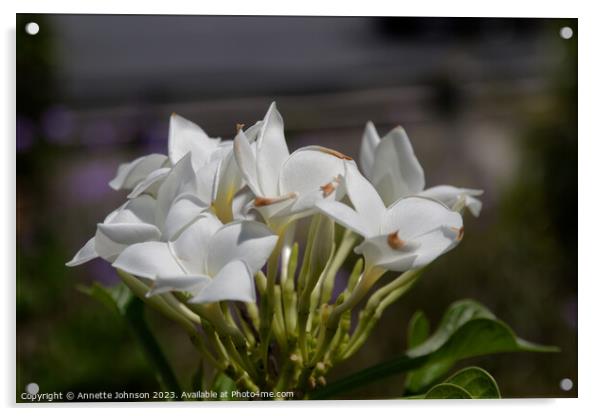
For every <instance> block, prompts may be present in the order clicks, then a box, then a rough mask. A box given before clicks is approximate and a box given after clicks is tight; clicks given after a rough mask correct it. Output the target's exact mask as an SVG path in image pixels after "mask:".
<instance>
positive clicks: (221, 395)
mask: <svg viewBox="0 0 602 416" xmlns="http://www.w3.org/2000/svg"><path fill="white" fill-rule="evenodd" d="M211 389H212V390H213V391H216V392H217V398H218V400H231V399H232V392H233V391H234V390H236V383H235V382H234V380H232V379H231V378H230V377H228V376H227V375H225V374H224V373H219V374H218V375H217V377H215V380H214V381H213V386H212V388H211Z"/></svg>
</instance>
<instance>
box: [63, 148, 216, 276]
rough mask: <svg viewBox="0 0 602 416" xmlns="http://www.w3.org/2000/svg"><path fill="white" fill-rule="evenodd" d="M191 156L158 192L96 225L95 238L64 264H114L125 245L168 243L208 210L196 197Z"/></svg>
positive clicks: (137, 199)
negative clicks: (99, 259) (99, 260)
mask: <svg viewBox="0 0 602 416" xmlns="http://www.w3.org/2000/svg"><path fill="white" fill-rule="evenodd" d="M198 187H199V185H198V183H197V176H196V175H195V172H194V170H193V168H192V161H191V154H190V153H189V154H188V155H186V156H185V157H183V158H182V159H180V160H179V161H178V162H177V163H176V165H175V166H174V167H173V169H170V172H169V174H168V175H167V177H166V178H165V180H164V181H163V183H162V184H161V186H160V187H159V189H158V191H157V198H156V199H155V198H153V197H152V196H150V195H147V194H143V195H139V196H137V197H135V198H132V199H130V200H128V201H127V202H126V203H125V204H123V205H122V206H121V207H119V208H118V209H117V210H115V211H113V212H112V213H111V214H109V215H108V216H107V218H106V219H105V220H104V221H103V222H102V223H100V224H98V226H97V230H96V234H95V236H94V237H93V238H92V239H90V240H89V241H88V242H87V243H86V244H85V245H84V247H82V249H81V250H80V251H79V252H78V253H77V254H76V255H75V257H74V258H73V259H72V260H71V261H70V262H69V263H67V265H68V266H76V265H79V264H82V263H85V262H87V261H89V260H92V259H94V258H96V257H102V258H103V259H105V260H108V261H113V260H115V258H116V257H117V256H118V255H119V254H120V253H121V252H122V251H123V250H124V249H125V248H126V247H128V246H130V245H132V244H136V243H140V242H143V241H160V240H163V241H167V240H172V239H174V238H176V237H177V236H178V235H179V233H180V232H181V231H182V230H183V229H184V228H185V227H186V226H187V225H188V224H189V223H191V222H192V221H193V220H194V219H195V218H196V217H198V216H199V215H200V214H201V213H202V212H203V211H205V210H206V209H207V208H208V203H207V201H203V200H202V199H201V198H199V196H198V195H199V193H200V192H199V189H198Z"/></svg>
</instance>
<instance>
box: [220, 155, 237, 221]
mask: <svg viewBox="0 0 602 416" xmlns="http://www.w3.org/2000/svg"><path fill="white" fill-rule="evenodd" d="M242 186H243V177H242V172H241V171H240V169H239V168H238V164H237V163H236V159H235V157H234V151H233V150H231V151H230V153H229V154H228V155H226V157H225V158H224V160H223V161H222V163H221V164H220V167H219V173H218V175H217V181H216V183H215V188H214V193H215V198H214V205H215V209H216V211H217V212H220V211H224V212H223V214H222V215H224V216H231V215H232V199H233V198H234V195H235V194H236V192H238V191H239V190H240V189H241V188H242ZM226 211H229V212H226Z"/></svg>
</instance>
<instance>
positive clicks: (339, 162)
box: [279, 146, 349, 212]
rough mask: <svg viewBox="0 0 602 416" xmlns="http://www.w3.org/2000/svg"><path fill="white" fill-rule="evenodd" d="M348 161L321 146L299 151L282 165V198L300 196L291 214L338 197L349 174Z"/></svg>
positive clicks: (280, 190)
mask: <svg viewBox="0 0 602 416" xmlns="http://www.w3.org/2000/svg"><path fill="white" fill-rule="evenodd" d="M337 155H340V156H337ZM346 162H349V161H348V160H346V157H345V156H344V155H341V154H340V153H338V152H336V151H332V150H330V149H326V148H323V147H320V146H308V147H304V148H301V149H299V150H297V151H295V152H294V153H293V154H292V155H291V156H290V157H289V158H288V159H287V160H286V161H285V162H284V164H283V165H282V170H281V172H280V184H279V194H280V195H285V194H288V193H291V192H296V193H297V194H298V195H299V196H298V197H297V199H296V201H295V203H294V205H293V206H292V207H291V212H301V211H304V210H308V209H311V208H313V207H314V206H315V204H316V202H318V201H322V200H324V199H327V198H330V199H332V198H334V197H335V196H336V195H337V193H336V192H335V191H336V190H337V188H339V185H341V179H342V177H343V176H344V175H345V163H346ZM341 188H343V187H341ZM339 194H340V193H339Z"/></svg>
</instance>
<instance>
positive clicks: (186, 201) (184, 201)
mask: <svg viewBox="0 0 602 416" xmlns="http://www.w3.org/2000/svg"><path fill="white" fill-rule="evenodd" d="M207 208H208V206H207V205H206V204H205V203H204V202H203V201H201V200H200V199H199V198H198V197H196V196H195V195H190V194H186V195H180V196H179V197H178V198H176V200H175V201H174V203H173V204H172V205H171V208H170V209H169V212H168V213H167V216H166V217H165V226H164V236H165V238H167V239H168V240H173V239H175V238H177V237H178V235H179V234H180V232H181V231H182V230H183V229H184V228H185V227H186V226H188V225H189V224H191V223H192V222H193V221H194V220H195V219H196V218H198V216H199V215H200V214H201V213H202V212H203V211H206V210H207Z"/></svg>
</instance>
